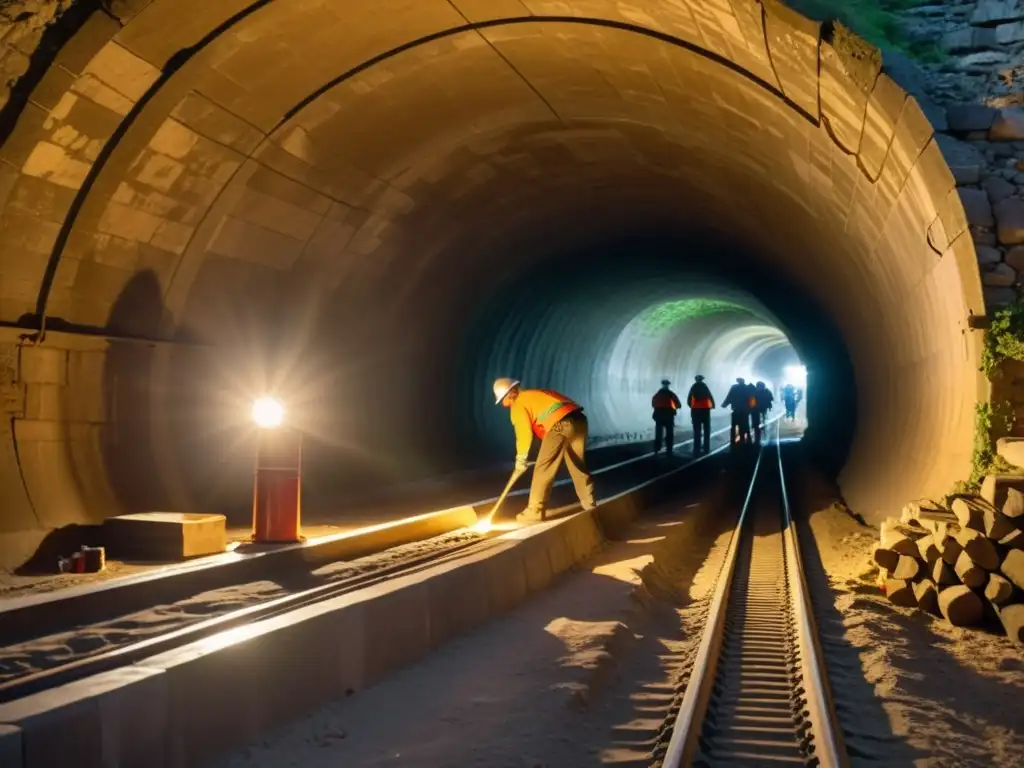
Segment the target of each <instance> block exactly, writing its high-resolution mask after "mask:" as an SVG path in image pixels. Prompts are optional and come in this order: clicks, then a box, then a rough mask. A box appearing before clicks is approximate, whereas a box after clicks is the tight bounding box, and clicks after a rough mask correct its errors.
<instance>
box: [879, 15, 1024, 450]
mask: <svg viewBox="0 0 1024 768" xmlns="http://www.w3.org/2000/svg"><path fill="white" fill-rule="evenodd" d="M902 18H903V21H904V24H905V29H906V31H907V32H908V33H909V36H910V37H911V38H912V39H915V38H916V39H918V40H920V41H926V40H939V41H940V47H941V48H942V49H943V50H944V51H945V53H946V57H945V58H944V59H943V60H941V61H938V62H934V63H930V64H921V65H915V64H913V63H909V62H906V61H902V62H899V65H898V66H897V69H898V70H899V74H900V75H902V76H903V77H902V78H900V77H898V78H897V79H903V80H905V81H912V82H907V83H905V87H908V90H911V91H912V92H914V93H915V95H916V96H917V97H918V98H919V99H920V100H922V101H925V102H926V103H927V104H928V106H927V108H926V112H927V114H928V117H929V119H930V120H931V121H932V122H933V123H934V124H935V127H936V130H937V131H941V135H940V138H939V139H938V141H939V145H940V147H941V148H942V151H943V154H944V155H945V157H946V160H947V162H948V163H949V165H950V168H951V170H952V171H953V176H954V178H955V179H956V184H957V190H958V192H959V195H960V199H961V201H962V202H963V206H964V212H965V214H966V216H967V221H968V225H969V227H970V231H971V235H972V238H973V240H974V244H975V250H976V252H977V258H978V266H979V268H980V271H981V278H982V283H983V290H984V295H985V304H986V308H987V310H988V314H989V315H990V316H991V315H992V313H993V312H995V311H996V310H998V309H999V308H1000V307H1003V306H1006V305H1008V304H1010V303H1012V302H1014V301H1015V300H1017V299H1020V298H1024V0H978V1H977V2H975V1H973V0H947V2H942V3H939V2H935V3H932V4H928V5H922V6H920V7H917V8H913V9H910V10H908V11H906V12H904V13H903V14H902ZM896 58H898V57H896ZM991 400H992V403H993V404H994V405H995V406H996V413H995V415H994V417H993V420H992V429H991V431H992V436H993V437H998V436H1001V435H1005V434H1014V435H1024V363H1021V362H1016V361H1012V360H1011V361H1007V362H1006V363H1005V364H1004V365H1003V366H1002V368H1001V375H1000V376H999V377H998V378H996V379H995V380H994V381H993V382H992V391H991ZM1007 416H1012V421H1011V422H1010V423H1007V420H1006V418H1005V417H1007Z"/></svg>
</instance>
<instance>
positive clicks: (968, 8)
mask: <svg viewBox="0 0 1024 768" xmlns="http://www.w3.org/2000/svg"><path fill="white" fill-rule="evenodd" d="M903 18H904V21H905V23H906V25H907V26H906V29H907V31H908V32H909V33H910V36H911V37H912V38H919V39H921V40H922V41H927V40H940V41H941V43H940V44H941V47H942V48H943V50H945V51H946V53H948V54H949V58H948V60H946V61H944V62H942V63H941V64H939V65H937V66H936V67H934V70H935V71H934V77H933V78H932V83H931V84H930V87H931V94H930V95H931V97H932V98H933V99H935V100H936V101H940V102H946V101H964V100H975V99H978V98H979V97H980V98H981V99H982V100H984V101H985V103H987V104H990V105H992V106H999V107H1003V106H1013V105H1018V106H1019V105H1021V104H1024V92H1022V90H1021V81H1022V80H1024V0H980V2H974V0H947V2H935V3H933V4H929V5H925V6H919V7H916V8H913V9H909V10H907V11H905V12H904V14H903Z"/></svg>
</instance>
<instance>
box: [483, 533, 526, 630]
mask: <svg viewBox="0 0 1024 768" xmlns="http://www.w3.org/2000/svg"><path fill="white" fill-rule="evenodd" d="M522 555H523V553H522V552H521V551H520V549H519V548H518V547H509V548H507V549H503V550H499V551H492V552H491V554H490V557H488V558H487V560H486V561H485V568H484V570H485V572H486V573H485V579H486V582H487V595H488V604H489V605H490V611H491V615H492V616H500V615H501V614H503V613H505V612H506V611H510V610H512V608H514V607H515V606H516V605H518V604H519V603H521V602H522V601H523V600H525V599H526V596H527V594H528V592H529V589H528V587H527V583H526V565H525V563H524V562H523V556H522Z"/></svg>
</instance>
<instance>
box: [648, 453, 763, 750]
mask: <svg viewBox="0 0 1024 768" xmlns="http://www.w3.org/2000/svg"><path fill="white" fill-rule="evenodd" d="M762 455H763V452H762V451H758V454H757V461H756V463H755V464H754V471H753V472H752V473H751V477H750V486H749V487H748V488H747V496H746V498H745V499H744V501H743V506H742V508H741V509H740V514H739V520H738V522H737V524H736V528H735V529H734V530H733V534H732V538H731V539H730V541H729V547H728V549H727V550H726V552H725V562H724V563H723V564H722V570H721V572H720V573H719V575H718V582H717V583H716V585H715V591H714V594H713V596H712V598H711V605H710V608H709V610H708V620H707V623H706V624H705V625H704V632H703V634H702V635H701V638H700V645H699V646H698V647H697V656H696V658H695V659H694V661H693V669H694V671H693V674H692V675H691V677H690V680H689V683H688V684H687V686H686V692H685V693H684V694H683V700H682V702H681V704H680V705H679V712H678V714H677V715H676V719H675V723H674V724H673V726H672V738H671V739H669V743H668V747H667V749H666V752H665V757H664V758H663V760H662V765H663V766H664V768H678V767H680V766H684V765H689V764H690V763H691V762H692V760H693V756H694V755H695V754H696V751H697V739H698V737H699V735H700V725H701V722H702V721H703V719H704V713H705V711H706V710H707V705H708V700H709V699H710V698H711V689H712V687H713V685H714V681H715V673H716V672H717V671H718V660H719V652H720V651H721V648H722V640H723V639H724V636H725V616H726V611H725V608H726V605H727V604H728V601H729V600H728V596H729V591H730V587H732V580H733V576H734V575H735V574H736V561H737V554H738V552H739V546H740V533H741V531H742V528H743V522H744V520H745V519H746V516H747V510H748V509H749V508H750V499H751V498H752V497H753V495H754V486H755V485H756V484H757V475H758V472H759V471H760V469H761V456H762Z"/></svg>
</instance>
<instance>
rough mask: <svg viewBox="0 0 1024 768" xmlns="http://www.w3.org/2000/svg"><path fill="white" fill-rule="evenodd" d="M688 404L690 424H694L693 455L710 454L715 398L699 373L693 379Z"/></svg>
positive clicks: (687, 397)
mask: <svg viewBox="0 0 1024 768" xmlns="http://www.w3.org/2000/svg"><path fill="white" fill-rule="evenodd" d="M686 404H687V405H688V406H689V407H690V423H691V424H693V455H694V456H696V455H697V454H698V453H701V452H703V453H710V452H711V410H712V409H713V408H714V407H715V396H714V395H712V394H711V390H710V389H708V385H707V384H705V383H704V377H703V376H701V375H700V374H699V373H698V374H697V375H696V376H694V377H693V386H692V387H690V392H689V394H687V396H686Z"/></svg>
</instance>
